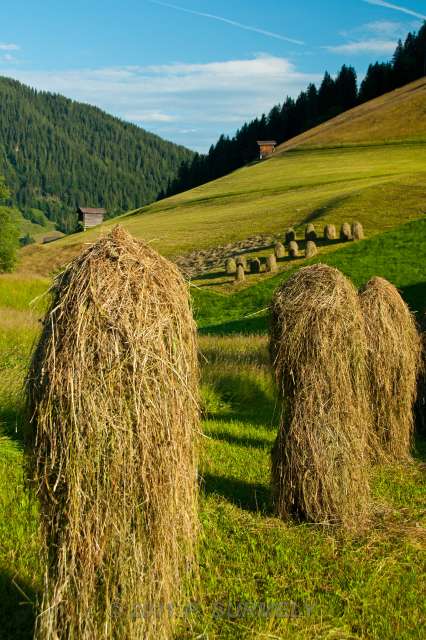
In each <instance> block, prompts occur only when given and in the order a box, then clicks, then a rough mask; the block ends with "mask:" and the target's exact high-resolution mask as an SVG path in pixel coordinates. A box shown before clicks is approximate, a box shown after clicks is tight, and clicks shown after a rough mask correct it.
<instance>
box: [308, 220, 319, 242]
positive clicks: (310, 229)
mask: <svg viewBox="0 0 426 640" xmlns="http://www.w3.org/2000/svg"><path fill="white" fill-rule="evenodd" d="M316 239H317V232H316V231H315V227H314V225H313V224H308V226H307V227H306V229H305V240H312V241H313V242H315V240H316Z"/></svg>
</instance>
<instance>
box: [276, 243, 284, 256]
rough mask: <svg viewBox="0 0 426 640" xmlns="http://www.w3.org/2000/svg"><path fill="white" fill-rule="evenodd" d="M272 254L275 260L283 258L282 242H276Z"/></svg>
mask: <svg viewBox="0 0 426 640" xmlns="http://www.w3.org/2000/svg"><path fill="white" fill-rule="evenodd" d="M274 254H275V257H276V259H277V260H280V259H281V258H284V257H285V248H284V245H283V243H282V242H277V243H276V244H275V247H274Z"/></svg>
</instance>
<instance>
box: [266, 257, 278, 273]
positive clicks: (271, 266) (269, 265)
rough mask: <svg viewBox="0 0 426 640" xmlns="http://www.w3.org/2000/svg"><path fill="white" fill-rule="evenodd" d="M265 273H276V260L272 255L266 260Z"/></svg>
mask: <svg viewBox="0 0 426 640" xmlns="http://www.w3.org/2000/svg"><path fill="white" fill-rule="evenodd" d="M266 271H267V272H269V273H275V272H276V271H278V266H277V259H276V257H275V254H274V253H273V254H271V255H270V256H268V257H267V258H266Z"/></svg>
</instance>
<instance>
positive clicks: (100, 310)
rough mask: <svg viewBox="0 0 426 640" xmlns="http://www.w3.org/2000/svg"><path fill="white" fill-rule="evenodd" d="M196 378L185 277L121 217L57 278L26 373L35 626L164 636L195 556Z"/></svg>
mask: <svg viewBox="0 0 426 640" xmlns="http://www.w3.org/2000/svg"><path fill="white" fill-rule="evenodd" d="M197 386H198V372H197V354H196V335H195V325H194V322H193V319H192V314H191V308H190V304H189V298H188V290H187V286H186V283H185V282H184V280H183V278H182V276H181V275H180V273H179V271H178V270H177V268H176V267H175V266H174V265H172V264H171V263H170V262H168V261H167V260H165V259H164V258H162V257H161V256H160V255H159V254H157V253H156V252H155V251H154V250H153V249H152V248H151V247H150V246H149V245H145V244H143V243H141V242H137V241H135V240H134V239H133V238H132V237H131V236H130V235H129V234H128V233H127V232H126V231H124V230H123V229H122V228H120V227H117V228H115V229H114V230H113V231H112V233H110V234H109V235H108V236H106V237H104V238H102V239H100V240H99V241H98V242H96V243H95V244H94V245H92V246H90V247H89V248H87V249H86V250H85V251H84V253H82V254H81V255H80V256H79V257H77V258H76V259H75V260H74V261H73V262H72V263H71V264H70V265H69V266H68V267H67V268H66V270H65V271H64V273H63V274H61V275H60V276H59V277H57V279H56V281H55V284H54V287H53V289H52V302H51V305H50V309H49V311H48V313H47V315H46V318H45V321H44V328H43V331H42V335H41V338H40V340H39V343H38V345H37V348H36V350H35V352H34V355H33V359H32V363H31V367H30V371H29V374H28V379H27V394H28V408H29V412H30V416H31V421H30V425H29V433H28V438H27V457H28V471H29V473H30V478H31V480H32V481H33V483H34V484H35V488H36V491H37V495H38V498H39V501H40V513H41V521H42V530H43V537H44V540H45V546H46V561H47V569H46V575H45V591H44V597H43V602H42V606H41V611H42V612H41V614H40V615H39V617H38V620H37V625H36V633H35V637H36V638H38V639H41V638H42V639H43V640H50V639H52V640H53V639H55V640H56V639H58V638H75V639H76V640H77V639H78V640H94V639H96V640H100V639H102V640H104V639H105V640H106V639H108V640H113V639H114V640H117V639H119V640H120V639H123V640H124V639H126V640H127V639H128V638H132V639H133V640H138V639H141V640H142V638H148V639H154V638H155V639H158V638H160V639H165V638H170V637H171V635H172V629H173V616H172V615H171V613H173V611H170V606H173V607H174V611H176V610H177V609H178V608H179V606H180V603H181V602H182V599H183V596H184V592H185V587H184V584H185V579H186V576H187V575H188V572H189V571H190V570H191V567H193V566H194V558H195V546H196V534H197V529H198V525H197V515H196V514H197V486H196V462H195V448H194V447H195V445H194V443H195V442H196V441H197V432H198V428H199V426H198V425H199V422H198V402H197ZM186 597H187V596H186V595H185V600H186Z"/></svg>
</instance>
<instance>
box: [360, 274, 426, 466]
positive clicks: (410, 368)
mask: <svg viewBox="0 0 426 640" xmlns="http://www.w3.org/2000/svg"><path fill="white" fill-rule="evenodd" d="M360 301H361V307H362V311H363V314H364V319H365V330H366V334H367V344H368V365H369V388H370V398H371V407H372V412H373V427H374V429H373V432H372V438H371V440H372V443H371V444H372V447H373V448H374V452H375V454H376V457H377V458H378V459H384V460H401V461H403V460H408V459H409V458H410V447H411V439H412V434H413V404H414V401H415V397H416V380H417V372H418V369H419V365H420V353H421V349H420V346H421V345H420V336H419V334H418V332H417V328H416V324H415V321H414V318H413V316H412V315H411V313H410V310H409V309H408V307H407V305H406V304H405V302H404V301H403V299H402V298H401V296H400V294H399V293H398V291H397V289H396V288H395V287H394V286H393V285H392V284H391V283H390V282H388V281H387V280H384V279H383V278H373V279H372V280H370V281H369V282H368V283H367V285H366V286H365V287H364V288H363V289H362V290H361V292H360Z"/></svg>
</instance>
